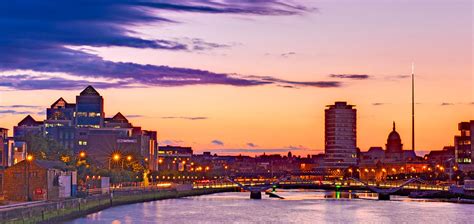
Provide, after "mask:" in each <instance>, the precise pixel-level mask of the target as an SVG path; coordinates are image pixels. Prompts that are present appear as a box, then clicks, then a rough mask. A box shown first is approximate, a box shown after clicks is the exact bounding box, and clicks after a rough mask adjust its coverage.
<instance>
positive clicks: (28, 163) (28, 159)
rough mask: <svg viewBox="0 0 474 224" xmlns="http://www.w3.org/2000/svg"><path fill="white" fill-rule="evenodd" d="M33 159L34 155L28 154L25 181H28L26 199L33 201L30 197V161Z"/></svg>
mask: <svg viewBox="0 0 474 224" xmlns="http://www.w3.org/2000/svg"><path fill="white" fill-rule="evenodd" d="M31 161H33V156H32V155H28V156H26V164H25V182H26V200H27V201H31V197H30V177H29V176H30V175H29V174H30V162H31Z"/></svg>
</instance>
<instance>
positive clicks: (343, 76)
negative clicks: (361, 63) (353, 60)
mask: <svg viewBox="0 0 474 224" xmlns="http://www.w3.org/2000/svg"><path fill="white" fill-rule="evenodd" d="M329 77H331V78H338V79H357V80H362V79H369V78H370V76H369V75H366V74H330V75H329Z"/></svg>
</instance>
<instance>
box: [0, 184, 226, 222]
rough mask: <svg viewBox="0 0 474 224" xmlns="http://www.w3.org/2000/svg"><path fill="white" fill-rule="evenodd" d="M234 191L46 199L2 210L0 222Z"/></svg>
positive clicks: (61, 218)
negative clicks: (59, 199)
mask: <svg viewBox="0 0 474 224" xmlns="http://www.w3.org/2000/svg"><path fill="white" fill-rule="evenodd" d="M230 191H235V189H234V188H224V189H192V190H185V191H177V190H134V191H118V192H114V193H113V194H105V195H97V196H90V197H87V198H74V199H66V200H61V201H45V202H41V203H35V204H32V205H29V206H23V207H14V208H6V209H3V210H1V211H0V223H11V224H16V223H52V222H62V221H65V220H69V219H74V218H78V217H81V216H85V215H88V214H91V213H94V212H98V211H101V210H103V209H106V208H110V207H113V206H118V205H124V204H133V203H141V202H147V201H155V200H163V199H172V198H181V197H188V196H199V195H206V194H214V193H220V192H230Z"/></svg>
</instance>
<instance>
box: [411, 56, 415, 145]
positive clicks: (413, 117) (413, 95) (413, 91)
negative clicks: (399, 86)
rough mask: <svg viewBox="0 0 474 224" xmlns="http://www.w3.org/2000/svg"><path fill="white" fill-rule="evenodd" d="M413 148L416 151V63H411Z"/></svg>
mask: <svg viewBox="0 0 474 224" xmlns="http://www.w3.org/2000/svg"><path fill="white" fill-rule="evenodd" d="M411 149H412V150H413V151H415V63H412V64H411Z"/></svg>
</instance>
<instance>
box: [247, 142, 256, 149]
mask: <svg viewBox="0 0 474 224" xmlns="http://www.w3.org/2000/svg"><path fill="white" fill-rule="evenodd" d="M247 146H248V147H250V148H255V147H258V145H256V144H254V143H251V142H249V143H247Z"/></svg>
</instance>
